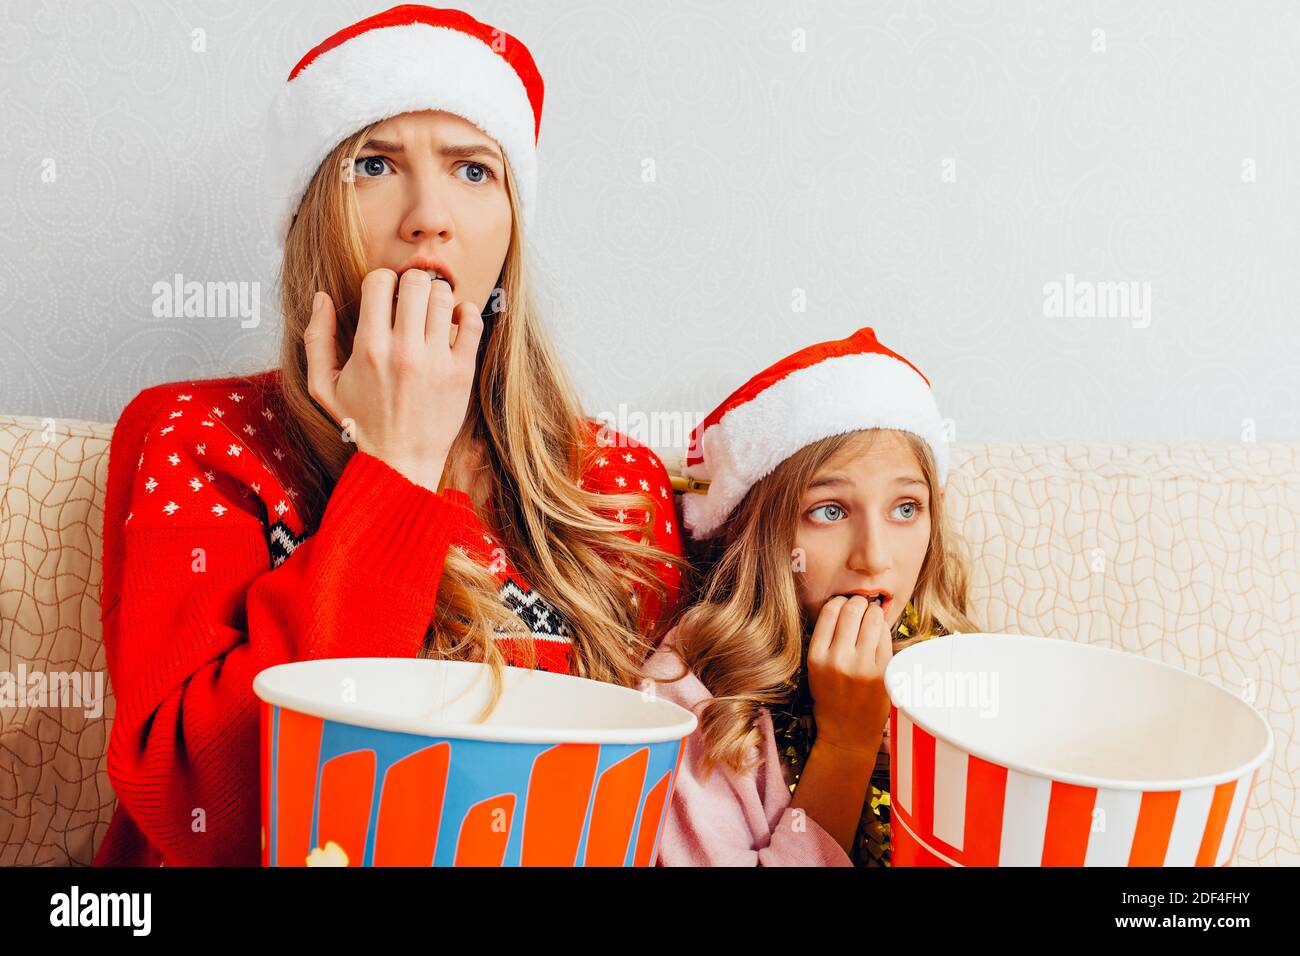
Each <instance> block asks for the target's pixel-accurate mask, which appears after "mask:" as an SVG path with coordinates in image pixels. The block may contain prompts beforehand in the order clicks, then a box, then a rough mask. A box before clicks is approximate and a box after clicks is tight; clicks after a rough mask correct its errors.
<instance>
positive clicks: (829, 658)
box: [808, 594, 893, 762]
mask: <svg viewBox="0 0 1300 956" xmlns="http://www.w3.org/2000/svg"><path fill="white" fill-rule="evenodd" d="M892 657H893V641H892V639H891V636H890V633H889V625H888V624H887V623H886V622H885V613H884V611H883V610H881V608H880V605H878V604H876V603H875V602H872V601H868V600H867V599H866V598H865V597H863V596H862V595H860V594H855V595H853V596H852V597H850V598H845V597H841V596H838V595H837V596H836V597H833V598H831V599H830V600H829V601H827V602H826V604H825V605H823V606H822V610H821V614H820V615H818V618H817V623H816V625H815V626H814V628H813V634H812V639H811V640H810V642H809V644H808V689H809V691H810V692H811V693H812V698H813V719H814V720H816V721H817V741H818V742H819V743H820V742H822V741H825V742H826V743H828V744H831V745H833V746H835V747H838V748H840V749H843V750H846V751H852V752H856V751H863V750H871V751H872V752H871V753H870V754H865V753H864V754H863V756H869V757H870V759H871V760H872V761H873V762H874V760H875V756H876V754H875V749H878V747H879V739H880V735H881V734H882V733H883V730H884V724H885V719H886V718H887V717H888V716H889V694H888V693H887V692H886V690H885V668H886V667H887V666H888V665H889V661H890V659H891V658H892ZM873 748H874V749H873Z"/></svg>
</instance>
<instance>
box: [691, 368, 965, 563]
mask: <svg viewBox="0 0 1300 956" xmlns="http://www.w3.org/2000/svg"><path fill="white" fill-rule="evenodd" d="M864 428H892V429H898V430H899V431H905V432H911V433H912V434H914V435H916V436H918V437H919V438H921V439H923V440H924V441H925V442H926V444H928V445H929V446H930V450H931V452H932V454H933V455H934V462H935V467H936V470H937V471H938V475H937V479H938V482H939V487H940V488H942V487H943V486H944V483H945V482H946V480H947V476H948V443H947V441H946V440H945V438H944V426H943V419H942V418H940V417H939V407H938V405H937V404H936V403H935V400H934V394H933V393H932V392H931V391H930V388H929V386H927V385H926V383H925V380H924V379H923V378H921V376H919V375H918V374H917V373H916V371H915V370H914V369H912V368H911V367H910V366H908V365H907V363H905V362H901V361H899V360H898V359H896V358H892V357H891V356H888V355H881V354H879V353H867V354H855V355H842V356H839V357H837V358H831V359H826V360H825V361H822V362H818V363H817V364H816V365H811V366H809V367H807V368H802V369H799V370H798V371H795V372H792V373H791V374H789V375H787V376H786V377H785V378H783V379H781V380H780V381H779V382H777V383H775V384H774V385H771V386H769V387H768V388H766V389H764V390H763V391H762V392H760V393H759V394H758V395H756V396H755V397H754V398H753V399H752V400H750V401H748V402H746V403H745V404H743V405H740V406H738V407H736V408H733V409H732V410H731V411H729V412H727V414H725V415H723V416H722V418H721V419H719V420H718V422H717V424H715V425H712V426H711V427H709V428H708V429H707V430H706V431H705V432H704V434H703V436H702V437H701V439H700V450H701V451H702V452H703V456H704V457H703V461H701V462H698V463H697V464H695V465H691V466H688V467H687V469H686V475H687V477H689V478H699V479H707V480H708V482H709V487H708V490H707V492H706V493H705V494H687V495H684V496H683V497H682V518H683V520H684V521H685V524H686V528H687V530H688V531H689V532H690V533H691V536H692V537H694V538H696V539H703V538H707V537H710V536H711V535H712V534H713V533H714V532H715V531H717V530H718V529H719V528H720V527H721V526H722V524H723V522H724V521H725V520H726V518H727V516H728V515H729V514H730V513H731V511H732V509H733V508H735V507H736V505H738V504H740V502H741V500H742V499H743V498H744V497H745V494H746V493H747V492H748V491H749V489H750V488H752V487H753V486H754V484H755V482H757V481H758V480H759V479H761V478H763V477H765V476H767V475H769V474H771V473H772V472H773V471H774V470H776V467H777V466H778V465H779V464H781V462H783V461H785V460H786V459H787V458H789V457H790V456H791V455H793V454H794V453H795V452H797V451H799V449H801V448H804V447H806V446H808V445H811V444H812V443H813V442H815V441H817V440H819V439H822V438H827V437H829V436H831V435H839V434H843V433H844V432H850V431H857V430H858V429H864Z"/></svg>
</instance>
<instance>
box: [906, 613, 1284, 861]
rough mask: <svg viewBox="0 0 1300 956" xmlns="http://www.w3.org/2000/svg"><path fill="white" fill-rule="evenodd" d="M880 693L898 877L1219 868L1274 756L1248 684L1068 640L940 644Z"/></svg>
mask: <svg viewBox="0 0 1300 956" xmlns="http://www.w3.org/2000/svg"><path fill="white" fill-rule="evenodd" d="M885 686H886V688H887V689H888V691H889V695H890V699H891V702H892V706H891V709H890V716H889V722H890V723H889V736H890V829H891V837H892V844H893V860H892V862H893V865H894V866H1226V865H1228V864H1230V863H1231V862H1232V861H1233V859H1234V857H1235V856H1236V853H1237V847H1238V844H1239V841H1240V840H1241V834H1242V831H1243V829H1244V820H1245V816H1246V808H1247V807H1248V806H1249V804H1250V797H1251V792H1252V790H1253V787H1254V784H1255V782H1256V779H1257V777H1258V775H1259V770H1260V767H1261V765H1263V764H1264V762H1265V761H1266V760H1267V758H1268V756H1269V755H1270V754H1271V753H1272V750H1273V732H1272V729H1271V728H1270V727H1269V725H1268V722H1267V721H1265V720H1264V718H1263V717H1262V716H1260V714H1259V713H1258V712H1257V711H1256V710H1255V709H1254V707H1252V706H1251V704H1250V703H1249V700H1250V698H1251V697H1252V696H1253V695H1252V694H1251V690H1252V688H1251V687H1250V685H1249V684H1246V685H1244V686H1243V687H1242V689H1241V690H1242V693H1241V694H1234V693H1232V692H1231V691H1229V690H1227V689H1225V688H1223V687H1220V686H1218V685H1217V684H1215V683H1212V682H1211V681H1208V680H1206V679H1204V678H1202V677H1197V676H1195V675H1193V674H1189V673H1187V672H1186V671H1184V670H1181V669H1179V668H1177V667H1173V666H1171V665H1169V664H1164V663H1161V662H1160V661H1154V660H1150V659H1148V658H1145V657H1141V656H1139V655H1137V654H1129V653H1125V652H1122V651H1116V650H1112V649H1110V648H1104V647H1098V646H1095V645H1090V644H1082V643H1076V642H1074V641H1069V640H1059V639H1049V638H1045V637H1031V636H1027V635H1018V634H953V635H949V636H943V637H936V638H933V639H931V640H928V641H922V642H920V643H918V644H914V645H912V646H911V647H908V648H906V649H905V650H902V651H900V652H899V653H898V655H897V656H896V657H894V658H893V659H892V660H891V661H890V662H889V666H888V668H886V670H885Z"/></svg>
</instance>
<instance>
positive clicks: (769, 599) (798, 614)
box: [674, 428, 977, 771]
mask: <svg viewBox="0 0 1300 956" xmlns="http://www.w3.org/2000/svg"><path fill="white" fill-rule="evenodd" d="M880 432H881V430H880V429H874V428H873V429H866V430H862V431H856V432H847V433H845V434H840V435H833V436H831V437H829V438H823V439H820V440H819V441H816V442H813V443H812V444H810V445H807V446H805V447H804V448H802V449H800V450H799V451H798V452H796V453H795V454H793V455H791V456H790V457H789V458H787V459H786V460H785V461H784V462H782V463H781V464H780V465H779V466H778V467H777V468H776V469H775V470H774V471H773V472H772V473H771V474H769V475H767V476H766V477H764V478H763V479H761V480H760V481H758V482H757V483H755V485H754V486H753V487H752V488H751V489H750V490H749V493H748V494H747V495H746V496H745V498H744V499H743V500H742V501H741V502H740V504H739V505H737V506H736V509H735V511H733V512H732V513H731V515H730V516H729V517H728V519H727V521H726V523H725V524H724V525H723V527H722V529H721V531H720V532H719V534H718V535H717V536H716V537H715V538H713V539H709V540H706V541H704V542H701V543H700V545H701V546H700V547H697V548H696V549H695V552H696V553H697V554H698V557H697V559H696V568H697V573H698V575H699V577H698V580H697V584H698V591H697V593H695V594H693V595H692V601H691V605H690V607H688V608H687V609H686V610H685V611H684V612H683V613H682V615H681V617H680V619H679V620H678V623H677V633H676V634H675V635H674V643H675V644H676V645H677V649H678V655H679V656H680V657H681V658H682V660H683V661H684V663H685V665H686V666H687V667H689V668H690V669H691V670H693V671H694V672H695V675H696V676H697V677H698V678H699V679H700V681H701V682H702V683H703V684H704V686H705V687H707V688H708V690H709V693H710V694H711V695H712V699H711V700H709V701H708V702H707V703H706V704H705V705H704V706H703V707H702V708H701V709H700V711H699V714H698V716H699V718H700V732H701V733H702V734H703V737H704V742H705V747H704V758H703V760H702V762H701V765H702V767H704V768H706V769H707V768H709V767H711V766H713V765H715V764H724V765H726V766H728V767H731V768H732V769H735V770H737V771H744V770H746V769H748V768H750V767H752V766H753V764H754V762H755V759H756V754H757V745H758V743H759V730H758V726H757V722H758V717H759V713H760V709H761V708H763V707H765V706H771V705H779V704H783V703H785V702H786V701H787V699H788V696H789V685H790V682H792V681H794V680H795V679H796V678H797V677H798V675H799V668H800V666H801V662H802V655H803V650H804V643H805V641H806V640H807V637H808V635H810V634H811V630H812V625H813V623H814V622H813V621H811V620H809V619H808V617H807V615H806V614H805V613H804V611H803V608H802V606H801V605H800V602H799V596H798V590H797V584H796V580H795V574H796V573H798V569H799V568H800V564H799V559H800V556H799V555H798V554H796V553H795V540H796V538H795V533H796V531H797V529H798V522H799V517H800V514H801V509H800V504H801V501H802V499H803V494H804V491H805V489H806V488H807V487H808V484H809V483H810V482H811V481H812V480H813V478H814V477H816V475H817V473H818V472H819V471H820V470H821V469H822V468H823V467H824V466H825V465H826V464H827V463H828V462H831V461H833V460H835V459H837V458H838V457H839V456H840V455H841V453H852V452H853V451H855V450H857V449H858V447H859V446H860V445H863V444H869V443H870V442H872V441H874V440H875V436H877V435H878V434H880ZM895 434H897V435H898V437H900V438H901V439H903V440H904V441H905V442H906V444H907V446H908V447H909V448H910V449H911V451H912V453H913V454H914V455H915V456H916V460H917V463H918V465H919V466H920V467H921V471H922V473H923V475H924V477H925V481H926V484H927V485H928V486H929V488H930V505H929V507H930V542H929V547H928V548H927V549H926V554H925V559H924V560H923V561H922V563H921V570H920V573H919V575H918V577H917V582H916V587H915V589H914V590H913V592H912V603H913V606H914V607H915V609H916V612H917V628H916V633H915V634H913V635H911V636H910V637H908V638H906V639H900V637H899V633H898V625H895V626H894V629H893V637H894V645H893V649H894V650H895V651H899V650H902V648H904V647H907V646H910V645H911V644H913V643H915V642H916V641H920V640H925V639H926V638H927V637H930V636H932V635H934V634H935V633H937V632H939V628H940V627H942V628H943V629H944V630H945V631H947V632H949V633H951V632H954V631H967V632H968V631H974V630H977V628H975V626H974V624H973V623H972V622H971V620H970V618H969V617H967V611H966V606H967V584H968V571H967V567H968V562H969V559H968V557H967V556H966V554H965V553H964V545H963V543H962V541H961V539H960V537H959V536H957V535H956V534H955V533H954V532H953V531H952V530H951V529H950V528H949V527H948V521H947V518H946V516H945V511H944V506H943V499H942V498H941V497H940V496H939V495H938V494H937V493H936V492H937V489H936V487H935V484H936V470H935V465H934V459H933V456H932V455H931V453H930V448H929V446H928V445H927V444H926V443H925V442H924V441H922V440H921V439H920V438H918V437H917V436H915V435H913V434H911V433H910V432H895ZM899 623H900V624H901V623H902V618H901V617H900V619H899ZM684 673H685V671H683V674H684Z"/></svg>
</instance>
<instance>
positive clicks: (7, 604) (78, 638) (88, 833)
mask: <svg viewBox="0 0 1300 956" xmlns="http://www.w3.org/2000/svg"><path fill="white" fill-rule="evenodd" d="M112 434H113V426H112V424H111V423H110V424H99V423H95V422H79V421H67V420H55V419H39V418H14V417H5V416H0V672H4V673H6V674H8V675H10V677H11V679H12V680H13V681H14V682H17V681H18V679H19V678H20V677H23V676H25V677H26V680H25V681H24V687H23V688H18V690H19V691H20V693H19V694H17V695H16V703H18V704H19V706H16V707H10V706H0V866H13V865H26V866H31V865H67V864H78V863H84V864H88V863H90V860H91V857H92V856H93V855H94V849H95V848H96V847H97V846H98V845H99V840H100V839H101V838H102V837H103V835H104V832H105V831H106V830H107V829H108V821H109V819H110V818H111V817H112V814H113V807H114V805H115V803H116V800H115V798H114V796H113V788H112V787H111V786H110V785H109V782H108V775H107V773H106V771H105V768H104V752H105V749H106V747H107V746H108V729H109V726H110V723H109V722H110V720H111V719H112V715H113V700H112V694H111V691H110V690H109V688H108V671H107V667H106V664H105V660H104V647H103V643H102V641H101V639H100V621H99V582H100V571H101V565H100V555H101V550H102V549H101V547H100V545H101V538H102V534H103V523H104V483H105V479H106V478H107V476H108V445H109V439H110V438H111V437H112ZM56 673H57V674H73V675H78V676H82V677H84V676H85V675H90V677H91V680H92V685H91V689H92V691H93V681H94V680H96V679H97V680H98V681H99V682H100V686H101V687H102V688H103V690H104V698H105V699H104V700H103V701H102V702H101V706H102V708H103V709H102V713H101V714H99V715H98V716H87V715H86V712H85V711H86V709H87V708H86V707H84V706H83V707H60V706H58V704H59V703H60V702H61V699H67V700H69V701H71V700H73V698H72V696H71V694H70V693H68V696H67V698H63V695H64V693H65V691H64V687H59V688H58V691H57V692H56V694H55V695H54V697H55V699H54V700H50V699H49V697H50V695H49V694H48V687H49V680H48V677H49V675H52V674H56ZM32 675H40V679H41V681H42V682H43V683H44V684H45V685H46V690H47V694H46V700H45V701H41V700H40V699H39V698H32V697H29V696H28V695H27V694H26V693H22V691H23V690H31V689H34V688H37V687H38V686H39V685H34V684H33V681H32ZM94 675H99V676H98V678H95V676H94ZM0 680H4V677H0ZM11 686H13V685H11ZM64 686H66V685H64ZM83 686H84V685H83ZM77 699H78V700H79V701H80V702H81V703H83V704H84V703H86V701H85V698H84V697H81V698H77ZM29 701H30V702H31V703H34V704H37V706H26V704H27V703H28V702H29ZM42 703H44V704H45V706H39V705H40V704H42ZM51 705H53V706H51Z"/></svg>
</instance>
